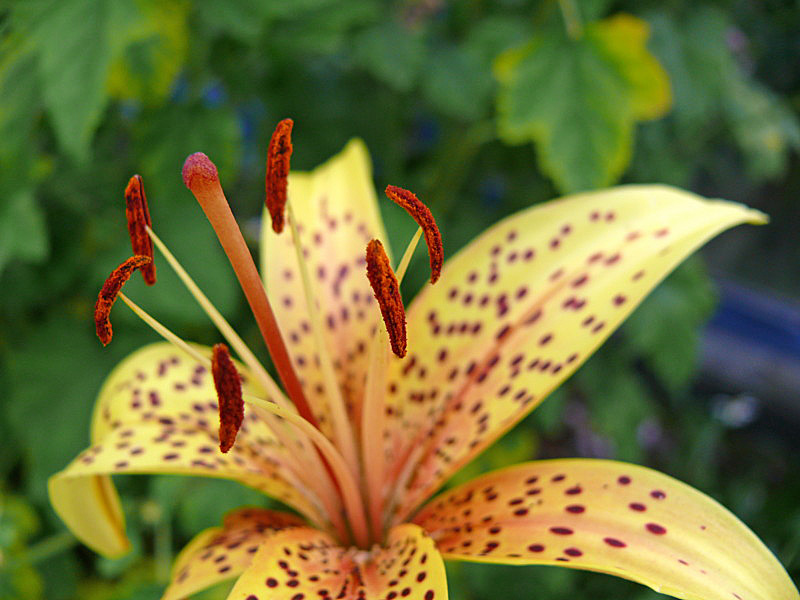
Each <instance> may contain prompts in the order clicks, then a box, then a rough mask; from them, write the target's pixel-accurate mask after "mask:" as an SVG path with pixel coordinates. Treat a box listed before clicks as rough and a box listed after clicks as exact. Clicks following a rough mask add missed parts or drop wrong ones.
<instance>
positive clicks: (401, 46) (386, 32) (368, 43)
mask: <svg viewBox="0 0 800 600" xmlns="http://www.w3.org/2000/svg"><path fill="white" fill-rule="evenodd" d="M353 43H354V49H353V53H354V58H355V60H356V62H357V63H359V64H360V65H361V66H362V67H364V68H365V69H366V70H367V71H369V72H370V73H372V75H374V76H375V77H376V78H377V79H379V80H380V81H382V82H384V83H386V84H387V85H389V86H390V87H392V88H394V89H395V90H397V91H399V92H408V91H410V90H411V88H412V87H413V86H414V84H415V83H416V80H417V77H418V75H419V71H420V69H421V68H422V65H423V62H424V61H425V43H424V40H423V38H422V35H421V33H420V32H418V31H413V30H411V29H409V28H407V27H404V26H402V25H400V24H398V23H396V22H394V21H386V22H382V23H380V24H378V25H375V26H373V27H370V28H368V29H365V30H363V31H362V32H360V33H359V34H358V35H357V36H356V38H355V40H354V42H353Z"/></svg>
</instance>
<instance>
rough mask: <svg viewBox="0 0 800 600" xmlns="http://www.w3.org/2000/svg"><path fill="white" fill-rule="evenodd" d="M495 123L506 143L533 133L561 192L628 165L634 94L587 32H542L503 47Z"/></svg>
mask: <svg viewBox="0 0 800 600" xmlns="http://www.w3.org/2000/svg"><path fill="white" fill-rule="evenodd" d="M495 69H496V74H497V76H498V79H499V80H500V84H501V89H500V93H499V95H498V112H499V115H498V117H499V121H498V128H499V132H500V135H501V137H502V138H503V140H504V141H506V142H508V143H523V142H527V141H533V142H534V144H535V145H536V149H537V151H538V159H539V165H540V167H541V169H542V171H543V172H544V173H546V174H547V175H549V176H550V177H552V178H553V180H554V181H555V183H556V185H557V187H558V188H559V189H560V190H561V191H562V192H575V191H579V190H585V189H591V188H596V187H600V186H603V185H608V184H609V183H611V182H612V181H613V180H614V179H615V178H616V177H618V176H619V175H620V174H621V173H622V171H623V169H624V168H625V166H626V165H627V163H628V161H629V159H630V154H631V143H632V139H633V107H632V100H631V94H630V91H629V89H628V86H627V85H626V83H625V81H624V80H623V79H622V77H621V76H620V74H619V72H618V71H617V69H616V67H615V65H613V64H611V63H610V62H609V61H608V59H607V58H606V56H605V55H603V54H601V53H599V52H598V50H597V47H596V45H595V44H593V43H591V41H590V39H589V35H588V32H587V35H585V36H584V37H583V38H582V39H581V40H572V39H569V38H567V37H566V36H565V35H564V34H563V33H561V32H560V31H554V32H547V33H542V34H539V35H537V36H536V37H534V39H533V40H532V41H531V42H529V43H528V44H527V45H526V46H524V47H521V48H516V49H514V50H510V51H507V52H505V53H503V54H502V55H500V57H499V58H498V61H497V62H496V64H495Z"/></svg>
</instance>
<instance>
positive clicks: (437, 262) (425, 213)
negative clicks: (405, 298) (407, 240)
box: [386, 185, 444, 283]
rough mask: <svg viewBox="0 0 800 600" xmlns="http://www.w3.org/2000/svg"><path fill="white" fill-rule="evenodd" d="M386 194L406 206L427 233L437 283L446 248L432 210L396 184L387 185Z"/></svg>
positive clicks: (426, 237) (433, 278) (433, 279)
mask: <svg viewBox="0 0 800 600" xmlns="http://www.w3.org/2000/svg"><path fill="white" fill-rule="evenodd" d="M386 195H387V196H388V197H389V199H390V200H391V201H392V202H394V203H395V204H398V205H400V206H401V207H402V208H404V209H405V211H406V212H407V213H408V214H409V215H411V218H412V219H414V220H415V221H416V222H417V225H419V226H420V227H421V228H422V232H423V233H424V234H425V243H426V244H427V245H428V258H429V259H430V262H431V283H436V280H437V279H439V275H440V274H441V272H442V263H443V262H444V248H443V246H442V234H441V233H439V228H438V227H437V226H436V221H435V220H434V218H433V215H432V214H431V211H430V210H429V209H428V207H427V206H425V205H424V204H423V203H422V201H421V200H420V199H419V198H417V197H416V196H415V195H414V194H413V193H412V192H409V191H408V190H404V189H403V188H401V187H397V186H396V185H388V186H386Z"/></svg>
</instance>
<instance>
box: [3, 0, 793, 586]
mask: <svg viewBox="0 0 800 600" xmlns="http://www.w3.org/2000/svg"><path fill="white" fill-rule="evenodd" d="M799 25H800V5H799V4H798V3H797V2H790V1H788V0H786V1H783V2H780V1H776V0H765V1H755V0H753V1H723V0H720V1H711V0H692V1H689V0H672V1H667V2H664V1H659V2H655V1H653V2H649V1H644V2H633V1H631V2H611V1H607V0H569V1H562V2H555V1H550V0H495V1H488V0H487V1H481V0H465V1H463V2H457V3H456V2H453V3H448V2H444V1H439V0H420V1H407V2H400V1H396V2H382V1H378V0H362V1H349V2H338V1H335V0H295V1H293V2H286V1H284V0H227V1H226V2H219V1H218V0H196V1H194V2H189V1H180V0H170V1H166V2H161V1H159V2H156V1H155V0H150V1H147V0H58V1H43V0H29V1H13V0H5V1H2V0H0V440H2V444H1V445H0V475H2V480H0V482H1V483H0V597H2V598H8V599H37V598H47V600H61V599H68V598H74V597H80V598H85V599H89V600H110V599H119V600H149V599H156V598H159V597H160V592H161V590H163V588H164V585H165V581H166V578H167V576H168V573H169V567H170V564H171V561H172V559H173V557H174V555H175V552H177V550H179V549H180V548H181V547H182V545H183V544H184V543H185V542H186V541H188V540H189V539H190V538H191V537H192V536H193V535H194V534H196V533H197V532H199V531H200V530H201V529H202V528H205V527H208V526H211V525H215V524H217V523H218V522H219V520H220V517H221V515H222V514H224V512H225V511H226V510H228V509H230V508H233V507H236V506H239V505H241V504H245V503H256V502H263V500H262V499H261V498H260V497H259V496H258V495H257V494H256V493H254V492H251V491H249V490H245V489H243V488H241V487H240V486H237V485H235V484H230V483H226V482H219V481H206V480H202V479H190V478H178V477H172V478H162V477H153V478H148V477H138V478H121V479H120V480H119V482H118V483H119V485H120V488H121V491H122V495H123V498H124V503H125V510H126V513H127V517H128V521H129V533H130V535H131V537H132V539H133V540H134V551H133V553H132V554H131V555H130V556H128V557H126V558H123V559H121V560H116V561H110V560H107V559H103V558H100V557H98V556H96V555H94V554H92V553H91V552H90V551H89V550H87V549H86V548H83V547H82V546H80V545H79V544H77V543H76V542H75V540H74V539H73V538H72V537H71V535H70V534H69V533H67V532H66V531H65V528H64V526H63V525H62V524H61V522H60V521H59V520H58V519H57V518H56V517H55V515H54V514H53V513H52V510H51V509H50V508H49V504H48V501H47V496H46V480H47V477H48V476H49V475H51V474H53V473H54V472H56V471H57V470H59V469H61V468H63V467H64V466H65V465H66V464H67V462H68V461H69V460H70V459H71V458H72V456H73V455H75V454H76V453H77V452H79V451H80V450H81V449H83V448H84V447H85V445H86V444H87V443H88V427H89V415H90V411H91V406H92V403H93V401H94V397H95V395H96V393H97V391H98V389H99V387H100V385H101V383H102V381H103V378H104V376H105V375H106V374H107V373H108V372H109V371H110V369H111V368H112V367H113V365H114V364H115V363H116V362H117V361H119V360H120V359H121V358H122V357H124V356H125V355H126V354H127V353H129V352H130V351H132V350H133V349H135V348H136V347H138V346H140V345H142V344H144V343H147V342H150V341H154V340H155V339H156V336H155V334H153V333H152V332H150V331H149V330H148V329H147V328H146V327H145V326H144V325H142V324H141V323H140V322H138V321H137V320H136V319H135V317H133V316H132V315H131V314H130V312H129V311H127V310H125V309H117V310H116V311H115V313H114V325H115V328H116V331H117V336H115V339H114V343H113V344H112V345H111V346H110V347H109V348H107V349H105V350H104V349H102V348H101V346H100V344H99V343H98V341H97V339H96V338H95V337H94V332H93V327H92V308H93V304H94V300H95V298H96V294H97V290H98V289H99V287H100V285H101V284H102V281H103V279H104V278H105V276H106V275H107V274H108V272H109V271H110V270H111V269H112V268H113V267H114V266H115V265H117V264H118V263H119V262H120V261H121V260H123V259H124V258H125V257H127V256H128V255H129V253H130V250H129V245H128V240H127V236H126V230H125V221H124V216H123V212H124V211H123V199H122V192H123V190H124V186H125V183H126V182H127V180H128V177H129V176H130V175H131V174H133V173H137V172H138V173H141V174H142V176H143V177H144V179H145V182H146V186H147V192H148V197H149V199H150V203H151V212H152V214H153V221H154V223H155V224H156V230H157V231H158V232H159V234H160V236H161V237H162V238H163V239H164V240H165V241H166V242H167V243H168V245H169V246H170V248H171V249H172V250H173V252H174V253H175V254H176V255H178V256H179V258H180V259H181V260H182V261H183V263H184V266H185V267H186V268H187V270H188V271H189V272H190V273H192V275H193V276H194V277H195V278H196V280H197V281H198V283H199V284H200V285H201V287H202V288H203V289H204V290H205V291H206V292H207V293H208V294H209V296H210V297H211V298H212V300H213V301H214V302H215V303H216V305H217V307H218V308H219V309H220V310H221V311H222V312H223V313H224V314H225V315H226V316H228V317H229V318H231V320H232V321H233V322H234V323H235V324H236V326H237V329H238V330H239V331H240V332H241V333H242V334H243V335H244V337H245V338H246V339H248V340H251V341H253V342H254V343H253V344H251V345H252V346H253V347H258V344H257V343H255V341H256V340H257V335H258V334H257V330H256V329H255V326H254V324H253V322H252V320H251V318H250V317H249V316H248V311H247V309H246V305H245V303H244V301H243V298H242V296H241V294H240V292H239V291H238V287H237V286H236V284H235V281H234V278H233V276H232V273H231V272H230V270H229V267H228V264H227V261H226V259H225V257H224V256H223V255H222V253H221V252H220V251H219V249H218V245H217V243H216V242H215V241H214V238H213V233H212V232H211V230H210V228H209V227H208V224H207V222H206V221H205V218H204V216H203V215H202V213H201V211H200V210H199V209H198V208H197V206H196V204H195V203H194V200H193V199H192V198H191V196H190V195H189V193H188V192H187V191H186V190H185V188H184V187H183V184H182V182H181V179H180V167H181V164H182V162H183V159H184V158H185V157H186V155H187V154H189V153H191V152H194V151H197V150H202V151H204V152H206V153H207V154H208V155H209V156H211V157H212V158H213V159H214V161H215V162H216V164H217V165H218V166H219V167H220V172H221V177H222V179H223V181H224V182H225V185H226V191H227V192H228V196H229V198H231V199H232V202H233V205H234V211H235V212H236V214H237V217H238V218H239V220H240V222H241V223H244V224H245V230H246V231H249V232H250V234H251V238H252V239H251V241H253V242H254V248H255V242H256V241H257V235H258V234H257V232H258V221H259V219H260V214H261V213H260V211H261V206H262V201H263V196H262V195H263V176H264V173H263V161H264V156H265V152H266V143H267V141H268V139H269V134H270V132H271V130H272V128H273V127H274V125H275V123H276V122H277V121H278V120H279V119H281V118H283V117H286V116H291V117H292V118H294V120H295V131H294V144H295V153H294V156H293V167H294V168H300V169H308V168H312V167H313V166H314V165H316V164H318V163H319V162H321V161H323V160H324V159H326V158H327V157H328V156H330V155H331V154H333V153H335V152H337V151H338V150H339V149H340V148H341V147H342V146H343V145H344V143H345V142H346V141H347V140H348V139H349V138H351V137H353V136H360V137H362V138H363V139H364V140H365V141H366V143H367V146H368V147H369V148H370V151H371V153H372V156H373V160H374V162H375V176H376V185H377V186H378V188H382V187H383V186H385V185H386V184H387V183H390V182H391V183H395V184H399V185H402V186H404V187H407V188H410V189H413V190H415V191H416V192H417V193H418V194H419V196H420V197H422V198H424V199H425V200H426V201H427V202H428V204H429V205H430V206H431V208H432V210H433V212H434V214H435V215H436V217H437V219H438V221H439V223H440V226H441V229H442V231H443V235H444V239H445V244H446V250H447V252H448V253H449V254H452V253H453V252H454V251H455V250H456V249H457V248H459V247H460V246H461V245H463V244H464V243H466V242H467V241H468V240H469V239H471V238H472V237H474V236H475V235H476V234H477V233H478V232H479V231H480V230H482V229H483V228H485V226H486V225H487V224H489V223H492V222H494V221H496V220H498V219H499V218H501V217H502V216H504V215H506V214H509V213H511V212H513V211H515V210H518V209H521V208H524V207H526V206H529V205H530V204H532V203H536V202H540V201H543V200H546V199H548V198H552V197H555V196H558V195H562V194H566V193H570V192H574V191H578V190H582V189H592V188H597V187H603V186H606V185H611V184H614V183H617V182H664V183H670V184H674V185H678V186H681V187H685V188H688V189H691V190H694V191H698V192H700V193H703V194H705V195H708V196H714V197H725V198H728V199H731V200H736V201H741V202H745V203H747V204H750V205H751V206H754V207H756V208H759V209H761V210H763V211H764V212H766V213H768V214H769V215H770V216H771V218H772V222H771V224H770V225H768V226H766V227H761V228H755V227H740V228H738V229H736V230H734V231H732V232H728V233H726V234H724V235H723V236H722V237H721V238H720V239H719V240H715V241H714V242H712V243H711V244H710V245H709V247H708V248H707V249H706V250H704V251H703V252H702V253H701V255H700V256H696V257H693V258H691V259H690V260H689V261H687V263H686V264H685V265H684V266H682V267H681V268H679V269H678V271H676V272H675V273H674V274H673V275H672V276H671V277H670V278H669V279H668V280H667V281H666V282H665V283H664V284H663V285H662V286H660V287H659V288H658V290H657V291H656V292H654V294H653V295H652V296H651V298H650V299H648V301H647V302H646V303H645V304H644V305H643V306H642V307H641V308H640V309H639V310H638V311H637V312H636V313H635V314H634V316H633V317H631V319H630V320H629V321H628V323H627V324H626V325H625V326H624V327H623V328H622V329H621V330H620V332H619V333H617V334H615V336H614V337H613V338H612V339H611V340H609V342H608V343H607V344H606V345H605V347H604V348H603V349H602V350H601V351H600V352H599V353H598V354H597V355H596V356H595V357H594V358H593V359H591V360H590V361H589V363H587V364H586V365H585V366H584V367H583V368H582V369H581V370H580V371H579V372H578V373H577V374H576V375H575V376H574V377H573V378H572V379H571V380H570V381H569V382H568V384H567V385H565V386H563V387H562V389H561V390H559V391H558V392H557V393H556V394H555V395H554V396H553V397H552V398H551V399H550V400H548V401H547V402H546V403H545V404H544V405H543V406H542V407H541V408H540V409H539V410H537V411H536V413H534V414H533V415H532V416H531V417H530V418H529V419H527V420H526V421H525V422H523V423H522V424H521V425H520V426H519V427H517V428H516V429H515V430H514V431H513V432H512V434H511V435H509V436H507V437H506V438H505V439H504V440H503V441H502V442H501V443H500V444H498V445H497V446H496V447H495V448H493V449H492V450H491V451H490V452H489V453H487V454H486V455H485V456H483V457H481V458H480V459H479V460H478V461H477V464H475V465H473V466H472V467H470V468H469V469H470V471H471V472H473V473H474V472H476V471H478V470H485V469H488V468H492V467H495V466H500V465H505V464H509V463H511V462H518V461H520V460H526V459H530V458H532V457H551V456H602V457H614V458H618V459H622V460H628V461H633V462H638V463H642V464H646V465H649V466H653V467H655V468H658V469H660V470H662V471H665V472H667V473H669V474H671V475H674V476H676V477H678V478H680V479H682V480H684V481H686V482H688V483H690V484H692V485H694V486H696V487H698V488H700V489H701V490H703V491H705V492H706V493H709V494H711V495H712V496H714V497H715V498H717V499H718V500H720V501H721V502H722V503H723V504H725V505H726V506H727V507H729V508H730V509H731V510H733V511H734V512H735V513H736V514H737V515H739V516H740V517H741V518H742V519H743V520H744V521H745V522H746V523H747V524H748V525H750V526H751V527H752V528H753V530H754V531H755V532H756V533H757V534H758V535H759V536H760V537H761V538H762V539H763V540H764V541H765V542H766V543H767V544H768V545H769V546H770V548H771V549H772V550H773V551H774V552H775V553H776V555H777V556H778V558H779V559H780V560H781V562H782V563H783V564H784V565H785V566H786V567H787V569H788V570H789V571H790V573H791V574H792V575H793V577H794V578H795V580H797V578H798V576H800V479H799V478H798V476H797V475H798V466H800V465H798V458H797V457H798V456H799V455H800V448H798V445H799V444H798V439H800V436H799V435H798V433H799V432H800V402H798V391H799V390H800V383H798V377H799V376H798V373H800V368H798V367H800V311H798V303H797V298H798V297H799V296H800V285H799V284H798V266H799V264H800V250H799V248H800V246H798V244H797V243H796V235H797V233H796V232H797V229H798V225H800V218H799V217H800V211H799V210H798V190H800V162H798V155H797V149H798V147H800V126H799V125H798V109H800V31H798V29H799V27H798V26H799ZM648 31H649V38H648V39H647V40H646V45H645V34H646V33H647V32H648ZM637 36H639V37H637ZM553 44H555V45H556V47H557V48H559V51H558V52H556V53H555V54H553V53H550V54H547V53H546V52H543V51H542V50H541V49H542V48H543V47H548V45H550V46H552V45H553ZM382 208H383V209H384V210H385V218H386V219H387V224H388V228H389V231H390V234H389V235H390V238H391V241H392V242H393V243H394V246H395V248H402V247H403V246H404V244H405V241H406V240H407V239H408V238H409V237H410V235H411V233H412V232H413V228H412V226H411V224H410V223H409V222H408V220H407V219H405V218H404V217H403V216H402V215H399V214H397V212H395V211H394V209H393V207H386V206H384V207H382ZM423 254H424V253H420V254H419V255H418V256H417V260H418V261H420V262H419V263H417V266H419V267H420V268H418V269H415V268H414V266H413V265H412V269H411V271H410V273H409V276H408V277H407V278H406V283H405V289H404V292H405V293H406V294H407V297H408V298H411V297H412V295H413V293H414V292H415V290H416V288H417V287H419V286H420V285H421V284H422V282H423V280H424V278H425V276H426V275H425V274H426V269H425V268H422V267H423V266H424V265H423V264H422V261H424V258H423ZM128 291H129V293H130V295H131V296H132V297H133V298H135V299H136V300H137V301H140V302H141V303H142V304H143V305H144V306H145V307H146V308H147V309H148V310H149V311H150V312H151V313H152V314H154V315H155V316H157V317H158V318H159V319H160V320H161V321H162V322H164V323H165V324H167V325H168V326H169V327H171V328H172V329H173V330H175V331H176V332H178V333H179V334H180V335H182V336H184V337H185V338H187V339H192V340H197V341H200V342H204V343H210V342H214V341H216V336H215V333H214V331H213V329H212V328H211V326H210V323H209V322H208V321H207V319H206V318H205V317H204V315H203V314H202V313H201V311H200V310H199V309H197V308H196V307H195V305H194V304H193V302H192V301H191V299H190V297H189V296H188V294H186V293H185V291H184V290H183V289H182V288H181V286H180V285H179V283H178V281H177V279H176V278H174V277H173V276H171V275H170V273H168V269H166V268H164V269H161V271H160V274H159V284H158V285H157V286H155V287H154V288H153V289H147V290H145V289H144V286H142V285H141V284H140V283H139V282H138V281H132V282H131V284H130V289H129V290H128ZM712 316H713V318H712ZM709 319H711V322H710V324H708V323H709ZM448 575H449V577H450V581H451V586H452V590H451V594H452V596H453V597H454V598H463V599H475V600H477V599H482V598H495V597H504V598H530V597H532V596H534V595H535V597H537V598H539V599H540V600H557V599H561V598H563V599H573V598H590V597H614V598H632V599H633V598H636V599H639V598H646V597H649V598H653V597H655V596H656V594H654V593H653V592H650V591H649V590H646V589H645V588H643V587H641V586H638V585H635V584H631V583H627V582H623V581H619V580H616V579H612V578H610V577H607V576H604V575H597V574H584V573H575V572H570V571H568V570H566V569H556V568H537V567H525V568H519V567H518V568H510V567H496V566H491V567H490V566H479V565H471V564H451V565H448ZM202 597H203V598H206V599H212V598H224V597H225V590H224V589H217V590H215V591H212V592H209V593H207V594H205V595H203V596H202Z"/></svg>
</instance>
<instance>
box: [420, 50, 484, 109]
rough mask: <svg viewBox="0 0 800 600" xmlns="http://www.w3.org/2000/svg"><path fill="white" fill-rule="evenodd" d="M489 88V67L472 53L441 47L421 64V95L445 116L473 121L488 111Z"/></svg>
mask: <svg viewBox="0 0 800 600" xmlns="http://www.w3.org/2000/svg"><path fill="white" fill-rule="evenodd" d="M493 85H494V82H493V80H492V74H491V71H490V69H489V65H488V64H486V63H485V62H483V61H481V60H480V59H479V58H478V57H477V56H476V55H475V54H473V53H471V52H468V51H465V50H463V49H460V48H455V47H453V48H441V49H439V50H437V51H436V52H434V53H433V54H432V55H431V57H430V59H429V60H428V62H427V64H426V65H425V70H424V73H423V79H422V92H423V94H424V95H425V97H426V98H427V99H428V101H429V102H430V103H431V104H432V105H433V106H434V107H435V108H437V109H438V110H440V111H442V112H443V113H445V114H446V115H448V116H451V117H456V118H460V119H465V120H474V119H477V118H479V117H481V116H482V115H483V114H484V112H485V111H486V109H487V108H488V104H489V95H490V92H491V90H492V86H493Z"/></svg>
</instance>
